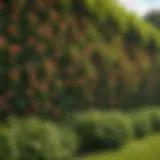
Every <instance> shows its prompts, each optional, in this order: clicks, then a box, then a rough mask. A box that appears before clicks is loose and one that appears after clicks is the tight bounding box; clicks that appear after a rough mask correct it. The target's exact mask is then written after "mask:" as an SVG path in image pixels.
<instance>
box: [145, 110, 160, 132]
mask: <svg viewBox="0 0 160 160" xmlns="http://www.w3.org/2000/svg"><path fill="white" fill-rule="evenodd" d="M146 112H147V114H148V116H149V118H150V122H151V127H152V131H154V132H159V131H160V109H156V108H155V109H147V110H146Z"/></svg>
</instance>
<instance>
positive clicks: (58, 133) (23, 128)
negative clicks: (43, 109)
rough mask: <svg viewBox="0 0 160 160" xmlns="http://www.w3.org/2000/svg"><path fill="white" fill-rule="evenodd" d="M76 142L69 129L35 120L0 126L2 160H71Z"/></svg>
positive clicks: (11, 121)
mask: <svg viewBox="0 0 160 160" xmlns="http://www.w3.org/2000/svg"><path fill="white" fill-rule="evenodd" d="M76 141H77V138H76V137H75V134H74V132H72V131H71V129H69V128H64V127H63V128H62V127H59V126H57V125H55V124H53V123H52V122H47V121H44V120H40V119H37V118H27V119H21V120H18V119H13V118H12V119H10V120H9V121H8V122H7V124H5V125H1V126H0V159H1V160H22V159H23V160H31V159H32V160H72V158H73V153H74V152H75V150H76V146H77V142H76Z"/></svg>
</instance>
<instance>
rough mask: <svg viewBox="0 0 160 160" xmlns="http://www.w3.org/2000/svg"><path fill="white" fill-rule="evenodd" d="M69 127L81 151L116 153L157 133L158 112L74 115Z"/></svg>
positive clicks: (154, 110) (158, 110) (158, 126)
mask: <svg viewBox="0 0 160 160" xmlns="http://www.w3.org/2000/svg"><path fill="white" fill-rule="evenodd" d="M72 126H73V128H74V130H75V131H76V133H77V134H78V136H79V138H80V148H79V149H80V151H82V152H86V151H93V150H99V149H106V148H108V149H115V148H120V147H122V146H124V145H125V144H126V143H128V142H129V141H130V140H133V139H135V138H142V137H144V136H146V135H148V134H150V133H153V132H159V131H160V109H145V110H144V109H143V110H140V111H138V112H137V111H136V112H132V113H122V112H118V111H117V112H115V111H114V112H97V111H93V112H89V113H86V114H77V115H75V116H74V117H73V120H72Z"/></svg>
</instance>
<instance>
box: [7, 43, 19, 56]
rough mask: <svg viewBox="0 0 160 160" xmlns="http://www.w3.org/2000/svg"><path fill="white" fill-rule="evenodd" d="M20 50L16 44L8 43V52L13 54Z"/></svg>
mask: <svg viewBox="0 0 160 160" xmlns="http://www.w3.org/2000/svg"><path fill="white" fill-rule="evenodd" d="M20 51H21V47H20V46H19V45H17V44H12V45H10V47H9V52H10V54H12V55H14V54H17V53H19V52H20Z"/></svg>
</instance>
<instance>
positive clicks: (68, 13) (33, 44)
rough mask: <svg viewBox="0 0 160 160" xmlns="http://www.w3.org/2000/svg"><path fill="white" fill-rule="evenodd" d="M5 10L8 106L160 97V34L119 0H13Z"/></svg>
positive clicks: (1, 47)
mask: <svg viewBox="0 0 160 160" xmlns="http://www.w3.org/2000/svg"><path fill="white" fill-rule="evenodd" d="M0 10H1V11H0V23H1V25H0V69H1V70H0V95H1V96H0V105H1V110H0V111H1V113H2V114H4V112H5V113H16V114H18V115H30V114H38V115H40V116H44V117H54V118H57V117H59V116H60V115H63V114H64V113H66V112H71V111H74V110H86V109H88V108H89V107H97V108H115V107H125V108H126V107H131V106H132V105H137V106H138V105H142V104H153V103H156V104H159V103H160V101H159V97H158V95H159V83H160V77H159V75H158V70H159V67H160V63H159V52H160V34H159V32H158V31H157V30H156V29H155V28H154V27H153V26H151V25H150V24H147V23H146V22H145V21H143V20H141V19H140V18H138V17H136V16H134V15H133V14H131V13H128V12H127V11H125V10H124V9H123V7H121V6H119V5H118V3H117V2H116V1H113V0H106V1H104V0H81V1H75V0H67V1H64V0H32V1H27V0H24V1H20V0H18V1H14V0H10V1H1V2H0Z"/></svg>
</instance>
